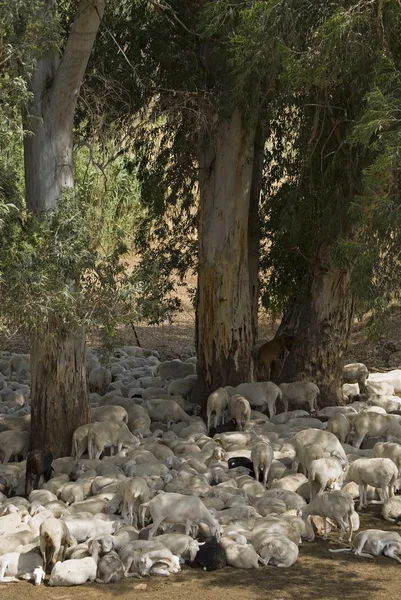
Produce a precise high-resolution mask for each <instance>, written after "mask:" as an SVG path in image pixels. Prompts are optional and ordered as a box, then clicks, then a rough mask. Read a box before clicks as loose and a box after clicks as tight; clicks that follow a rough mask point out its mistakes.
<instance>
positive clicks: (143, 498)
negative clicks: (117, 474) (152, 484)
mask: <svg viewBox="0 0 401 600" xmlns="http://www.w3.org/2000/svg"><path fill="white" fill-rule="evenodd" d="M119 493H121V497H122V509H121V515H122V517H123V518H124V519H126V520H128V522H129V524H130V525H133V524H135V527H136V525H137V516H136V514H135V519H134V505H135V504H136V503H137V502H138V501H139V503H141V504H143V503H144V502H147V501H148V500H149V495H150V491H149V487H148V485H147V483H146V481H145V480H144V479H142V478H141V477H135V478H134V479H130V480H128V481H125V482H123V483H122V484H121V485H120V488H119ZM134 521H135V523H134Z"/></svg>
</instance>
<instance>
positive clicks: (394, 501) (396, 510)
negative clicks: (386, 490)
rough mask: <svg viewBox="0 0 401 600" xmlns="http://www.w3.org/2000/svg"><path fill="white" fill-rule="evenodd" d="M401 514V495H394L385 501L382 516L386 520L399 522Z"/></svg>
mask: <svg viewBox="0 0 401 600" xmlns="http://www.w3.org/2000/svg"><path fill="white" fill-rule="evenodd" d="M400 515H401V496H392V497H391V498H388V499H387V500H385V502H384V503H383V508H382V516H383V518H384V519H385V520H386V521H390V522H391V523H398V522H399V520H400Z"/></svg>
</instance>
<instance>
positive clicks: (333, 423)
mask: <svg viewBox="0 0 401 600" xmlns="http://www.w3.org/2000/svg"><path fill="white" fill-rule="evenodd" d="M327 431H330V432H331V433H334V435H335V436H336V437H337V438H338V439H339V440H340V442H341V443H342V444H344V443H345V441H346V440H347V438H348V436H349V434H350V433H351V424H350V422H349V419H347V417H346V415H345V414H343V413H341V412H337V413H335V414H334V415H333V416H332V417H330V419H329V420H328V422H327Z"/></svg>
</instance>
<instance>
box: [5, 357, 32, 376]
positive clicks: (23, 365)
mask: <svg viewBox="0 0 401 600" xmlns="http://www.w3.org/2000/svg"><path fill="white" fill-rule="evenodd" d="M30 366H31V356H30V354H12V355H11V357H10V363H9V369H10V379H12V375H13V372H14V371H15V376H16V379H17V380H18V381H19V380H20V379H21V375H22V373H24V372H25V373H26V374H27V375H29V370H30Z"/></svg>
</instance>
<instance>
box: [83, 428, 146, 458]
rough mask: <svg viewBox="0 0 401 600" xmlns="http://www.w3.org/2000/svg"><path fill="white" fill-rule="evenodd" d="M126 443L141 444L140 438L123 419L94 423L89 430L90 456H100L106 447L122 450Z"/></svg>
mask: <svg viewBox="0 0 401 600" xmlns="http://www.w3.org/2000/svg"><path fill="white" fill-rule="evenodd" d="M124 444H130V445H133V446H139V439H138V438H137V437H136V436H135V435H133V434H132V433H131V432H130V430H129V429H128V427H127V425H126V424H125V423H123V422H122V421H109V422H107V423H105V422H102V423H93V424H92V425H91V427H90V428H89V431H88V454H89V458H99V457H100V455H101V454H102V452H103V451H104V449H105V448H108V447H110V448H111V452H113V450H114V448H117V452H120V451H121V449H122V447H123V445H124Z"/></svg>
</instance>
